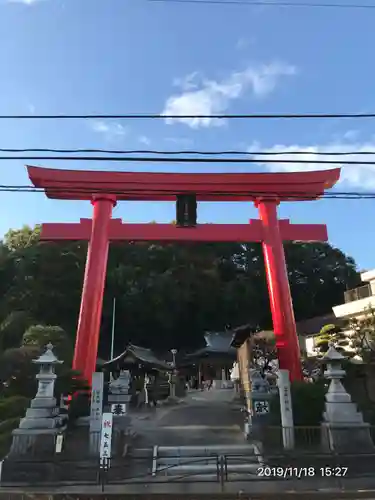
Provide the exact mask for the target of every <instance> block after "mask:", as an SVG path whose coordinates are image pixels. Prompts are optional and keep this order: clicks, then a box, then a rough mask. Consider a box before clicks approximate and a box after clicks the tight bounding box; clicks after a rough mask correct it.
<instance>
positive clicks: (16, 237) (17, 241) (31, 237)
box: [4, 225, 40, 251]
mask: <svg viewBox="0 0 375 500" xmlns="http://www.w3.org/2000/svg"><path fill="white" fill-rule="evenodd" d="M39 235H40V226H35V227H34V228H33V229H32V228H31V227H30V226H27V225H25V226H23V227H22V229H9V231H8V232H7V233H6V235H5V236H4V245H5V246H6V247H7V248H8V249H9V250H11V251H17V250H21V249H24V248H28V247H32V246H34V245H35V244H36V243H37V242H38V240H39Z"/></svg>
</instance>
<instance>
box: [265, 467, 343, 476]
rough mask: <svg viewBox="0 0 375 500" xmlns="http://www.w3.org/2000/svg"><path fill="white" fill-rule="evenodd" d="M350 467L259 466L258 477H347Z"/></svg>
mask: <svg viewBox="0 0 375 500" xmlns="http://www.w3.org/2000/svg"><path fill="white" fill-rule="evenodd" d="M347 473H348V467H341V466H336V467H328V466H327V467H268V466H263V467H258V469H257V472H256V474H257V476H258V477H274V478H280V479H287V478H296V479H302V478H305V477H306V478H307V477H345V476H346V475H347Z"/></svg>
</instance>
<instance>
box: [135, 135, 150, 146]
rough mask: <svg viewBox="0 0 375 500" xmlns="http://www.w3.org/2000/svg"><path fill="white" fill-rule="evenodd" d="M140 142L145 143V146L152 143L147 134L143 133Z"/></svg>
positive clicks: (139, 138)
mask: <svg viewBox="0 0 375 500" xmlns="http://www.w3.org/2000/svg"><path fill="white" fill-rule="evenodd" d="M138 142H139V143H140V144H144V145H145V146H149V145H150V144H151V141H150V139H149V138H148V137H146V136H145V135H141V136H140V137H138Z"/></svg>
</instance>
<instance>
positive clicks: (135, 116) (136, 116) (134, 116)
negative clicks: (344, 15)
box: [0, 5, 375, 120]
mask: <svg viewBox="0 0 375 500" xmlns="http://www.w3.org/2000/svg"><path fill="white" fill-rule="evenodd" d="M374 8H375V5H374ZM195 118H198V119H207V118H210V119H215V120H231V119H232V120H235V119H237V120H241V119H245V120H252V119H260V120H263V119H330V118H332V119H337V118H375V113H291V114H290V113H289V114H285V113H284V114H275V113H268V114H215V115H164V114H156V113H128V114H116V115H107V114H87V115H64V114H59V115H0V120H88V119H94V120H108V119H109V120H112V119H113V120H157V119H162V120H181V119H195Z"/></svg>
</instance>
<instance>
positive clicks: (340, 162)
mask: <svg viewBox="0 0 375 500" xmlns="http://www.w3.org/2000/svg"><path fill="white" fill-rule="evenodd" d="M11 160H23V161H26V160H27V161H34V160H48V161H99V162H102V161H108V162H139V163H258V164H260V163H289V164H293V163H297V164H301V163H302V164H308V165H313V164H317V165H375V161H362V160H303V159H301V160H290V159H289V158H286V159H280V158H272V159H269V158H264V159H263V158H262V159H256V158H171V157H166V156H163V157H144V156H140V157H137V158H135V157H129V156H120V157H119V156H0V161H11Z"/></svg>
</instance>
